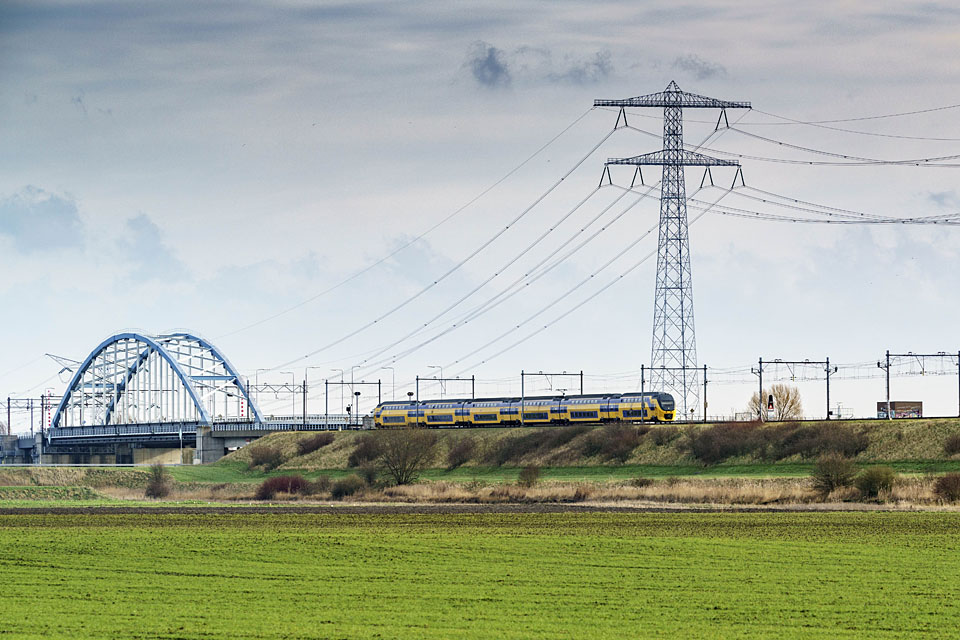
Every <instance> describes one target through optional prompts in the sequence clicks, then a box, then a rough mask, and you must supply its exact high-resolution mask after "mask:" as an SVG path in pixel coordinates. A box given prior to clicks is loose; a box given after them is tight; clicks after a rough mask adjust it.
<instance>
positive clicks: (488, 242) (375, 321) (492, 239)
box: [270, 129, 616, 371]
mask: <svg viewBox="0 0 960 640" xmlns="http://www.w3.org/2000/svg"><path fill="white" fill-rule="evenodd" d="M615 131H616V129H614V130H611V131H610V132H608V133H607V134H606V135H605V136H603V138H601V139H600V141H599V142H598V143H597V144H595V145H594V146H593V148H592V149H590V151H588V152H587V153H586V155H584V156H583V157H582V158H580V160H578V161H577V162H576V164H574V166H573V167H572V168H570V169H569V170H568V171H567V172H566V173H564V174H563V176H561V177H560V179H559V180H557V181H556V182H555V183H553V184H552V185H551V186H550V187H549V188H548V189H547V190H546V191H545V192H543V194H541V195H540V196H539V197H538V198H537V199H536V200H534V202H533V203H532V204H531V205H530V206H528V207H527V208H526V209H524V210H523V211H521V212H520V213H519V214H517V215H516V216H515V217H514V218H513V219H512V220H511V221H510V222H508V223H507V224H506V225H505V226H504V227H503V228H502V229H500V230H499V231H497V232H496V233H495V234H493V236H491V237H490V238H489V239H487V240H486V241H485V242H483V243H482V244H481V245H480V246H479V247H477V248H476V249H474V250H473V252H471V253H470V254H469V255H468V256H467V257H465V258H463V259H462V260H460V261H459V262H458V263H456V264H455V265H453V266H452V267H451V268H450V269H448V270H447V271H446V272H444V273H443V274H442V275H440V276H439V277H438V278H437V279H436V280H434V281H433V282H431V283H430V284H428V285H427V286H425V287H424V288H422V289H421V290H420V291H418V292H417V293H415V294H413V295H412V296H410V297H408V298H407V299H406V300H404V301H403V302H400V303H399V304H397V305H395V306H393V307H391V308H390V309H389V310H387V311H386V312H384V313H382V314H381V315H379V316H377V317H376V318H374V319H373V320H371V321H370V322H367V323H366V324H364V325H362V326H360V327H359V328H357V329H355V330H353V331H351V332H349V333H347V334H346V335H344V336H341V337H340V338H337V339H336V340H333V341H332V342H329V343H327V344H325V345H324V346H322V347H320V348H318V349H314V350H313V351H311V352H310V353H307V354H305V355H303V356H300V357H298V358H294V359H293V360H289V361H287V362H284V363H283V364H279V365H277V366H275V367H271V368H270V371H276V370H277V369H282V368H284V367H289V366H290V365H293V364H297V363H299V362H301V361H302V360H304V359H306V358H310V357H312V356H315V355H317V354H318V353H321V352H323V351H326V350H327V349H329V348H331V347H334V346H336V345H338V344H340V343H342V342H344V341H346V340H348V339H350V338H352V337H353V336H355V335H357V334H359V333H361V332H363V331H366V330H367V329H369V328H370V327H373V326H374V325H376V324H378V323H380V322H381V321H382V320H384V319H385V318H388V317H389V316H391V315H393V314H394V313H396V312H397V311H399V310H400V309H403V308H404V307H406V306H407V305H408V304H410V303H411V302H413V301H414V300H416V299H417V298H419V297H420V296H422V295H423V294H425V293H426V292H428V291H430V290H431V289H433V288H434V287H435V286H437V285H438V284H440V283H441V282H443V281H444V280H446V279H447V278H448V277H450V276H451V275H452V274H453V273H455V272H456V271H457V270H459V269H460V268H461V267H463V265H465V264H467V263H468V262H469V261H470V260H472V259H473V258H475V257H476V256H477V255H479V254H480V253H481V252H482V251H483V250H484V249H486V248H487V247H489V246H490V245H491V244H493V243H494V242H495V241H496V240H497V239H498V238H499V237H500V236H502V235H503V234H504V233H506V232H507V231H509V230H510V228H511V227H512V226H513V225H515V224H516V223H517V222H519V221H520V220H521V219H523V218H524V217H525V216H526V215H527V214H528V213H530V211H532V210H533V208H534V207H536V206H537V205H538V204H540V203H541V202H543V200H544V199H545V198H546V197H547V196H548V195H550V194H551V193H552V192H553V191H554V190H555V189H556V188H557V187H559V186H560V184H561V183H563V181H564V180H566V179H567V178H568V177H569V176H570V175H571V174H572V173H573V172H574V171H576V170H577V169H579V168H580V166H581V165H582V164H583V163H584V162H586V161H587V159H588V158H589V157H590V156H592V155H593V154H594V152H596V150H597V149H599V148H600V147H601V146H602V145H603V143H604V142H606V141H607V139H609V138H610V136H612V135H613V134H614V132H615Z"/></svg>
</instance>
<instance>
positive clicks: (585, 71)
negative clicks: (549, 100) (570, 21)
mask: <svg viewBox="0 0 960 640" xmlns="http://www.w3.org/2000/svg"><path fill="white" fill-rule="evenodd" d="M612 71H613V64H611V62H610V52H609V51H598V52H596V53H595V54H594V55H593V56H592V57H590V58H587V59H585V60H579V61H573V62H572V63H571V64H570V66H569V67H568V68H567V69H566V70H565V71H563V72H562V73H560V74H559V75H555V76H554V77H555V78H556V79H557V80H562V81H565V82H572V83H574V84H589V83H592V82H599V81H600V80H603V79H605V78H607V77H608V76H609V75H610V74H611V72H612Z"/></svg>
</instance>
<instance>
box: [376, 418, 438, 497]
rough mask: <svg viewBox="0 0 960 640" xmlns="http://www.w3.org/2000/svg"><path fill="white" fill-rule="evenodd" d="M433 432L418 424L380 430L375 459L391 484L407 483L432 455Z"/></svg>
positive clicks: (412, 479)
mask: <svg viewBox="0 0 960 640" xmlns="http://www.w3.org/2000/svg"><path fill="white" fill-rule="evenodd" d="M436 445H437V435H436V433H434V432H433V431H430V430H428V429H422V428H412V429H411V428H408V429H394V430H390V431H385V432H383V433H381V434H380V457H379V458H378V461H379V463H380V465H381V466H382V467H383V468H384V469H385V470H386V472H387V474H388V475H389V476H390V477H391V479H392V480H393V482H394V484H410V483H411V482H413V481H415V480H416V479H417V476H418V475H419V474H420V471H422V470H423V468H424V467H426V466H427V464H429V463H430V462H431V461H432V460H433V456H434V450H435V449H436Z"/></svg>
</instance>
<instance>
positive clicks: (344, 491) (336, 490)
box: [330, 474, 367, 500]
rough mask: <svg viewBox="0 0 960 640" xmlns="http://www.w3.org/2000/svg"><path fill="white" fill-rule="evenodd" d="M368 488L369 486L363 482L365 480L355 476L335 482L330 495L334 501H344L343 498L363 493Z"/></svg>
mask: <svg viewBox="0 0 960 640" xmlns="http://www.w3.org/2000/svg"><path fill="white" fill-rule="evenodd" d="M366 486H367V484H366V483H365V482H364V481H363V478H361V477H360V476H358V475H356V474H353V475H349V476H346V477H344V478H340V479H339V480H337V481H336V482H334V483H333V488H332V489H331V490H330V494H331V495H332V496H333V499H334V500H342V499H343V498H346V497H348V496H352V495H354V494H356V493H358V492H360V491H362V490H363V489H364V488H365V487H366Z"/></svg>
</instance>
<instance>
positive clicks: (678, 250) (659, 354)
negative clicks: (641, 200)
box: [593, 82, 750, 417]
mask: <svg viewBox="0 0 960 640" xmlns="http://www.w3.org/2000/svg"><path fill="white" fill-rule="evenodd" d="M593 105H594V106H595V107H620V108H621V113H622V115H623V117H624V122H626V114H625V113H623V108H625V107H663V150H662V151H655V152H653V153H647V154H643V155H639V156H634V157H632V158H611V159H610V160H608V161H607V163H606V164H607V165H611V164H630V165H637V166H638V168H639V166H640V165H660V166H662V167H663V180H662V182H661V183H660V236H659V247H658V249H657V288H656V294H655V299H654V310H653V348H652V352H651V356H650V365H651V369H650V370H651V377H650V381H651V384H652V388H654V389H657V390H664V391H669V392H670V393H672V394H673V396H674V398H675V400H676V402H677V410H678V412H680V411H682V412H683V416H684V417H689V416H690V411H691V410H694V411H695V410H696V409H698V408H699V404H700V376H699V372H698V369H697V340H696V334H695V333H694V326H693V278H692V277H691V273H690V238H689V235H688V231H687V193H686V188H685V186H684V179H683V177H684V176H683V168H684V167H686V166H701V167H711V166H739V163H737V162H736V161H734V160H718V159H716V158H711V157H709V156H705V155H703V154H701V153H696V152H694V151H687V150H685V149H684V148H683V109H684V108H688V109H689V108H700V109H702V108H713V109H724V110H725V109H733V108H737V109H740V108H743V109H749V108H750V103H749V102H730V101H727V100H716V99H714V98H706V97H704V96H699V95H697V94H695V93H686V92H684V91H681V90H680V87H678V86H677V83H676V82H671V83H670V84H669V85H667V88H666V90H665V91H662V92H660V93H652V94H650V95H646V96H639V97H636V98H627V99H626V100H594V102H593ZM721 117H725V111H724V115H723V116H721ZM619 122H620V120H619V116H618V119H617V124H619ZM718 124H719V120H718ZM678 417H679V416H678Z"/></svg>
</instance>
